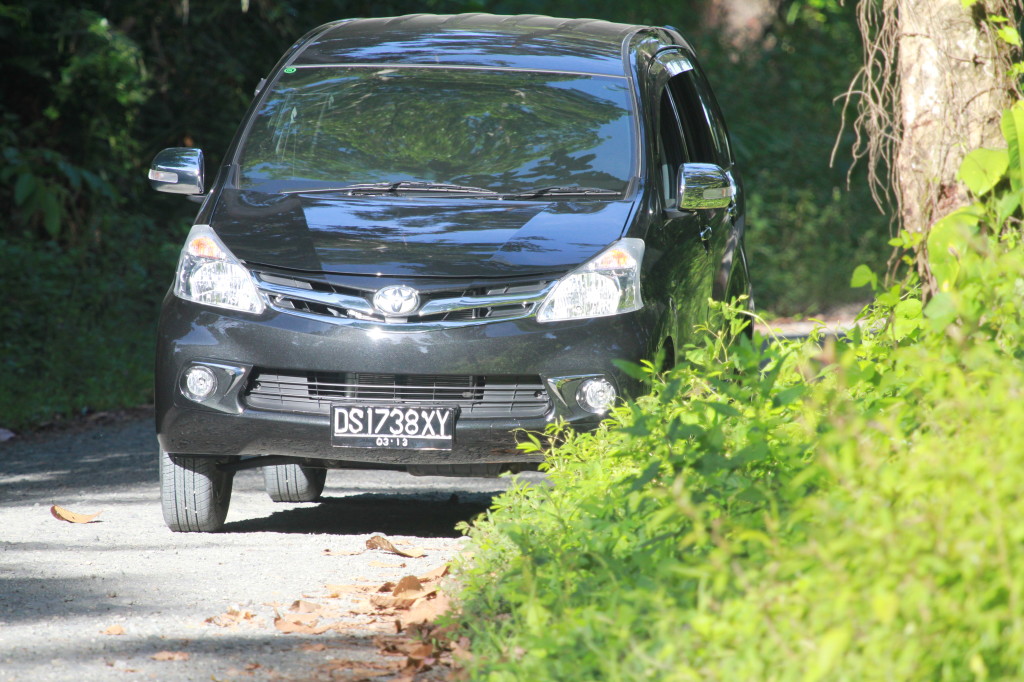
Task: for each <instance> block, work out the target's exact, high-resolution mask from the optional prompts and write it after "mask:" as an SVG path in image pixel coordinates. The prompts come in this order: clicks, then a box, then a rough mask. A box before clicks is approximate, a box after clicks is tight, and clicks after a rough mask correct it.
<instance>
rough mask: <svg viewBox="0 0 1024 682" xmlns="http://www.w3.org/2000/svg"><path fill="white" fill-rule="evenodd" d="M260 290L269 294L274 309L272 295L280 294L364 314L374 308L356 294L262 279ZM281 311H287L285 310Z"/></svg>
mask: <svg viewBox="0 0 1024 682" xmlns="http://www.w3.org/2000/svg"><path fill="white" fill-rule="evenodd" d="M259 287H260V291H262V292H264V293H267V294H270V295H271V297H272V298H271V299H270V304H271V307H273V308H274V309H275V310H277V308H276V307H275V306H274V299H273V296H282V297H287V298H290V299H295V300H297V301H306V302H308V303H319V304H320V305H325V306H331V307H335V308H344V309H346V310H355V311H357V312H360V313H363V314H365V315H373V314H374V310H373V306H371V305H370V304H369V303H368V302H367V301H366V300H365V299H362V298H359V297H358V296H346V295H345V294H335V293H328V292H322V291H312V290H310V289H296V288H293V287H286V286H282V285H280V284H271V283H270V282H267V281H265V280H263V279H260V280H259ZM283 312H289V311H287V310H285V311H283Z"/></svg>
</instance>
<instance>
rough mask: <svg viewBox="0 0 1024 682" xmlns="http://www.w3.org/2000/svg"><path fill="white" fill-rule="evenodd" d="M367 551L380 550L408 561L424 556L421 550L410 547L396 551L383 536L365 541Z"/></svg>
mask: <svg viewBox="0 0 1024 682" xmlns="http://www.w3.org/2000/svg"><path fill="white" fill-rule="evenodd" d="M366 548H367V549H382V550H384V551H385V552H391V553H392V554H397V555H398V556H404V557H408V558H410V559H419V558H420V557H423V556H426V553H424V551H423V550H422V549H418V548H416V547H411V548H409V549H398V548H397V547H395V546H394V545H393V544H391V541H389V540H388V539H387V538H385V537H384V536H383V535H374V536H373V537H371V538H370V539H369V540H367V541H366Z"/></svg>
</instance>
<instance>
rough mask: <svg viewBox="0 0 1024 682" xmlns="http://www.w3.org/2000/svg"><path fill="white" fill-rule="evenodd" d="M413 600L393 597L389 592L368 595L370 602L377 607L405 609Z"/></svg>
mask: <svg viewBox="0 0 1024 682" xmlns="http://www.w3.org/2000/svg"><path fill="white" fill-rule="evenodd" d="M415 601H416V600H415V599H409V598H407V597H395V596H392V595H390V594H375V595H372V596H371V597H370V603H371V604H373V605H374V606H376V607H377V608H378V609H407V608H409V607H410V606H412V605H413V603H415Z"/></svg>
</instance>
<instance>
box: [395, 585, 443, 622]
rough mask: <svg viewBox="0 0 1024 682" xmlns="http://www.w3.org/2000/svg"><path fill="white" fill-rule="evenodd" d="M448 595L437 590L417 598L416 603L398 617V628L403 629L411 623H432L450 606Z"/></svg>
mask: <svg viewBox="0 0 1024 682" xmlns="http://www.w3.org/2000/svg"><path fill="white" fill-rule="evenodd" d="M450 605H451V604H450V602H449V600H448V597H446V596H445V594H444V593H443V592H437V593H436V594H433V595H431V596H429V597H424V598H423V599H417V600H416V603H415V604H413V606H412V607H411V608H410V609H409V612H408V613H406V614H403V615H402V616H400V617H399V619H398V627H399V630H400V631H401V630H405V629H406V628H408V627H409V626H412V625H421V624H423V623H432V622H433V621H434V620H435V619H436V618H437V617H438V616H440V615H441V614H442V613H444V612H445V611H447V610H448V608H449V606H450Z"/></svg>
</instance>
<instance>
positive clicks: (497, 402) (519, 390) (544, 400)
mask: <svg viewBox="0 0 1024 682" xmlns="http://www.w3.org/2000/svg"><path fill="white" fill-rule="evenodd" d="M245 400H246V402H247V403H248V405H250V406H251V407H255V408H259V409H264V410H278V411H288V412H304V413H309V414H328V413H329V412H330V407H331V404H332V403H342V402H360V403H374V402H380V403H399V404H400V403H429V404H440V405H453V406H455V405H457V406H459V407H460V408H461V413H462V416H463V417H464V418H479V419H485V418H501V417H512V418H525V417H541V416H543V415H545V414H547V413H548V411H549V410H550V409H551V401H550V399H549V398H548V393H547V391H546V390H545V389H544V385H543V383H542V381H541V379H540V377H537V376H465V375H448V374H415V375H401V374H371V373H365V372H282V371H277V370H254V371H253V373H252V375H251V378H250V380H249V383H248V386H247V387H246V391H245Z"/></svg>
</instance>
